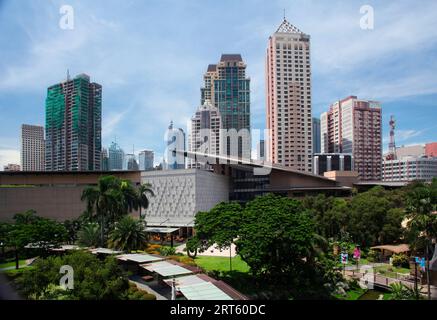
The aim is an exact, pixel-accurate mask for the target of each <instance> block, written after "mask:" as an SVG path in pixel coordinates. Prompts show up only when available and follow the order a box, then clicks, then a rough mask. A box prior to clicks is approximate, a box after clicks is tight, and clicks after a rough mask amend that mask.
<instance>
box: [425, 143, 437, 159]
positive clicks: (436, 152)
mask: <svg viewBox="0 0 437 320" xmlns="http://www.w3.org/2000/svg"><path fill="white" fill-rule="evenodd" d="M425 155H426V156H427V157H435V158H437V142H432V143H427V144H425Z"/></svg>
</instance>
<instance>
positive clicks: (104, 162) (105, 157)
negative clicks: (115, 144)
mask: <svg viewBox="0 0 437 320" xmlns="http://www.w3.org/2000/svg"><path fill="white" fill-rule="evenodd" d="M101 169H102V171H108V170H109V156H108V150H107V149H106V148H103V149H102V165H101Z"/></svg>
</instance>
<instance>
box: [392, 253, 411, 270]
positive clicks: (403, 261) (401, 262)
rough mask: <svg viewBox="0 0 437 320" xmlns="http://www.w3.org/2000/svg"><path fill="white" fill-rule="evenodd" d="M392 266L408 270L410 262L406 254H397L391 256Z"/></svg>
mask: <svg viewBox="0 0 437 320" xmlns="http://www.w3.org/2000/svg"><path fill="white" fill-rule="evenodd" d="M392 264H393V266H394V267H401V268H408V267H409V266H410V261H409V258H408V256H407V255H406V254H404V253H399V254H394V255H393V256H392Z"/></svg>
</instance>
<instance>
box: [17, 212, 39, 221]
mask: <svg viewBox="0 0 437 320" xmlns="http://www.w3.org/2000/svg"><path fill="white" fill-rule="evenodd" d="M36 220H38V217H37V215H36V211H35V210H33V209H31V210H27V211H25V212H22V213H17V214H15V215H14V221H15V223H16V224H32V223H33V222H35V221H36Z"/></svg>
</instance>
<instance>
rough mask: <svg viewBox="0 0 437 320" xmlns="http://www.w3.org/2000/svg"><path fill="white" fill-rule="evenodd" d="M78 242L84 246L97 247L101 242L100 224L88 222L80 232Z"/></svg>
mask: <svg viewBox="0 0 437 320" xmlns="http://www.w3.org/2000/svg"><path fill="white" fill-rule="evenodd" d="M77 242H78V244H79V245H81V246H84V247H97V246H98V245H99V242H100V235H99V225H98V224H97V223H92V222H90V223H87V224H84V225H83V226H82V228H81V229H80V231H79V232H78V241H77Z"/></svg>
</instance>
